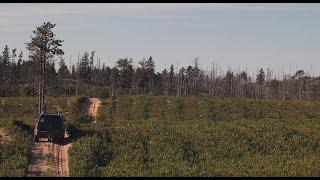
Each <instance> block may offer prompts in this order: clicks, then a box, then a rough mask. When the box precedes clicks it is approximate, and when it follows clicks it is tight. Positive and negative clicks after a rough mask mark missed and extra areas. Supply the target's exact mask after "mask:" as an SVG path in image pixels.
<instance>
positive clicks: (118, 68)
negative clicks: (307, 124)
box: [0, 45, 320, 99]
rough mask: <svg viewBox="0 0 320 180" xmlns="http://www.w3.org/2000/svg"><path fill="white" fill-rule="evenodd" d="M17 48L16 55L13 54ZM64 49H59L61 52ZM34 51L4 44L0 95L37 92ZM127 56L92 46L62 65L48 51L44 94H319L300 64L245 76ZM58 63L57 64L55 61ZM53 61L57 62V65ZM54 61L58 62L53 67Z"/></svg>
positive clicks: (285, 96) (262, 96)
mask: <svg viewBox="0 0 320 180" xmlns="http://www.w3.org/2000/svg"><path fill="white" fill-rule="evenodd" d="M17 54H19V55H17ZM62 54H63V53H62ZM38 57H39V56H32V55H30V53H29V56H27V57H25V56H23V52H22V51H21V52H20V53H17V49H15V48H13V49H10V48H9V47H8V46H7V45H6V46H5V47H4V49H3V51H2V53H1V55H0V96H2V97H9V96H36V95H37V94H38V82H39V78H41V75H40V69H39V67H40V66H39V63H40V61H39V59H38ZM133 62H134V61H133V59H132V58H120V59H118V60H117V61H116V65H115V66H114V67H110V66H107V65H106V64H105V63H102V64H101V60H100V59H98V58H96V57H95V51H92V52H91V53H88V52H85V53H84V54H79V55H78V61H77V63H76V64H73V65H70V66H69V67H68V66H67V65H66V62H65V59H64V57H63V55H59V56H57V57H53V56H52V57H50V58H49V57H47V58H46V63H45V64H46V65H45V77H46V83H45V88H46V92H45V93H46V94H47V95H50V96H73V95H79V96H93V95H95V96H98V97H102V98H104V97H109V96H110V95H112V94H113V95H118V96H123V95H139V94H140V95H141V94H145V95H156V96H162V95H164V96H193V95H201V96H210V97H229V98H254V99H319V97H320V96H319V90H320V78H319V77H312V76H310V75H308V73H307V72H305V71H304V70H302V69H300V70H298V71H296V73H293V74H285V73H282V74H280V75H279V74H275V73H273V72H271V71H270V70H269V69H266V70H265V69H263V68H260V70H259V71H258V72H257V75H254V76H250V75H249V73H248V72H246V71H245V70H237V71H236V72H234V71H232V70H231V69H229V70H227V71H223V70H221V68H220V67H218V65H217V64H212V66H211V67H210V68H207V69H210V70H209V71H207V70H206V71H205V70H202V69H201V68H200V67H199V59H198V58H195V60H194V64H193V65H189V66H186V67H181V68H177V67H174V65H171V66H170V67H169V68H168V69H167V68H166V69H164V70H163V71H161V72H156V62H155V60H154V58H153V57H152V56H150V57H149V58H143V59H142V60H139V61H138V66H134V65H133ZM57 63H58V64H57ZM56 64H57V65H58V66H56ZM56 67H58V68H56Z"/></svg>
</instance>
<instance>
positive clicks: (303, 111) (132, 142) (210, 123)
mask: <svg viewBox="0 0 320 180" xmlns="http://www.w3.org/2000/svg"><path fill="white" fill-rule="evenodd" d="M146 104H147V106H146ZM319 108H320V103H319V102H317V101H292V100H284V101H279V100H250V99H215V98H214V99H208V98H201V97H183V98H177V97H149V96H133V97H121V98H119V99H118V100H117V105H116V108H115V109H114V110H113V111H114V116H113V118H111V117H112V116H110V113H111V112H112V110H111V108H110V103H109V100H105V101H104V102H103V106H102V107H101V108H100V110H99V114H98V119H97V123H96V124H90V125H89V126H86V129H87V131H88V130H89V129H90V130H91V134H90V135H88V136H86V137H82V138H80V140H79V141H77V142H76V143H75V146H74V147H73V148H72V150H70V152H72V153H70V155H71V159H72V161H71V162H70V163H71V164H70V165H71V167H72V168H71V169H70V174H71V175H72V176H85V175H86V176H88V175H91V176H319V175H320V174H319V169H318V167H319V160H320V157H319V156H318V154H319V151H320V144H319V142H318V141H319V138H320V134H319V133H318V132H319V130H320V122H319V115H320V114H319V113H318V109H319ZM101 132H107V134H109V135H110V136H108V137H110V138H104V137H102V136H97V135H95V134H97V133H98V134H99V133H101ZM84 149H87V150H88V151H85V150H84ZM96 149H98V150H99V154H98V153H96V154H94V153H93V150H96ZM101 151H102V152H105V153H102V152H101ZM101 153H102V154H104V156H102V155H101ZM94 155H96V156H98V157H102V159H107V160H108V161H105V162H106V163H105V164H101V163H100V164H99V163H98V162H97V161H94V160H89V159H93V157H92V156H94ZM79 168H81V169H85V171H82V172H83V174H81V173H80V172H79Z"/></svg>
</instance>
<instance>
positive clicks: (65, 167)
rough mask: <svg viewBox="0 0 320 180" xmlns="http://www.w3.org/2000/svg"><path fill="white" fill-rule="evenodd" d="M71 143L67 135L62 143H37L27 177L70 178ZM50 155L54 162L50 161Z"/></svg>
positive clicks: (44, 140)
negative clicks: (69, 157)
mask: <svg viewBox="0 0 320 180" xmlns="http://www.w3.org/2000/svg"><path fill="white" fill-rule="evenodd" d="M70 146H71V143H69V142H68V137H67V136H66V135H65V141H64V142H62V143H56V142H46V139H43V141H40V142H35V143H34V146H33V149H32V156H31V161H30V163H29V165H28V173H27V176H56V177H57V176H58V177H59V176H64V177H65V176H66V177H67V176H69V164H68V161H69V159H68V149H69V147H70ZM50 154H51V155H52V158H53V159H52V160H51V161H50Z"/></svg>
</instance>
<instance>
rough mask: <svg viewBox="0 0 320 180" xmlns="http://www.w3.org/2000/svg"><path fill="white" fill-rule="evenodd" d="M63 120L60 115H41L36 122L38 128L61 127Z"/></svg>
mask: <svg viewBox="0 0 320 180" xmlns="http://www.w3.org/2000/svg"><path fill="white" fill-rule="evenodd" d="M62 126H63V122H62V119H61V117H60V116H55V115H42V116H41V117H40V119H39V122H38V129H39V130H47V129H61V128H62Z"/></svg>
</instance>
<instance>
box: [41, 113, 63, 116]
mask: <svg viewBox="0 0 320 180" xmlns="http://www.w3.org/2000/svg"><path fill="white" fill-rule="evenodd" d="M40 115H53V116H60V114H58V113H56V112H42V113H41V114H40Z"/></svg>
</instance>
